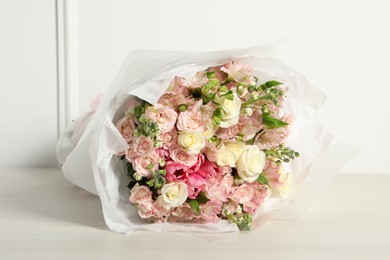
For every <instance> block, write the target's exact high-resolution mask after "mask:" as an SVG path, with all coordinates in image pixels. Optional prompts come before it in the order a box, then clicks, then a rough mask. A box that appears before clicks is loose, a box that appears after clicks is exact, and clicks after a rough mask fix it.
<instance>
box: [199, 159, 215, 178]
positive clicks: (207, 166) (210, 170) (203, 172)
mask: <svg viewBox="0 0 390 260" xmlns="http://www.w3.org/2000/svg"><path fill="white" fill-rule="evenodd" d="M196 173H197V174H199V175H200V176H202V177H204V178H210V177H214V176H217V175H220V173H221V170H220V168H219V167H218V165H216V164H215V163H213V162H211V161H209V160H205V161H204V163H203V164H202V165H201V166H200V167H199V170H198V171H197V172H196Z"/></svg>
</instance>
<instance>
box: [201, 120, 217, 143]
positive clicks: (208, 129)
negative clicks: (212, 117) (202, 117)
mask: <svg viewBox="0 0 390 260" xmlns="http://www.w3.org/2000/svg"><path fill="white" fill-rule="evenodd" d="M215 131H216V128H215V127H214V125H213V122H212V121H208V122H207V123H206V130H205V131H204V132H203V136H204V138H206V139H210V138H211V137H213V135H214V134H215Z"/></svg>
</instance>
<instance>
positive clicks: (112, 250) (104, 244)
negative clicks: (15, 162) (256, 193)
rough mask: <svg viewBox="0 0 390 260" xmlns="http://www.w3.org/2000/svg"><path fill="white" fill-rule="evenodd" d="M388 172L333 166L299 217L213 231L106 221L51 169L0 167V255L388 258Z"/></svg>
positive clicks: (89, 199)
mask: <svg viewBox="0 0 390 260" xmlns="http://www.w3.org/2000/svg"><path fill="white" fill-rule="evenodd" d="M389 183H390V174H389V175H387V174H338V175H337V176H336V177H335V179H333V180H332V182H331V183H330V184H329V185H328V187H327V188H326V189H325V192H324V193H323V194H321V195H320V196H319V197H318V198H317V200H316V201H315V203H314V204H313V205H312V207H311V208H310V210H309V211H308V213H307V215H306V217H305V219H303V220H301V221H286V220H281V219H278V218H276V217H273V218H271V219H270V220H269V221H268V222H266V223H265V224H264V225H263V226H262V227H261V228H259V229H257V230H255V231H252V232H248V233H241V234H237V233H233V234H232V233H229V234H226V235H223V236H222V237H223V238H221V237H220V236H219V238H218V239H215V237H214V236H213V235H209V236H204V237H201V238H200V237H198V236H194V235H191V234H182V233H153V232H147V231H140V232H135V233H133V234H131V235H129V236H126V235H122V234H117V233H114V232H111V231H109V230H108V229H107V227H106V225H105V223H104V220H103V216H102V212H101V205H100V201H99V198H98V197H97V196H94V195H92V194H89V193H87V192H85V191H84V190H82V189H80V188H78V187H76V186H74V185H72V184H70V183H69V182H67V181H66V179H65V178H64V177H63V175H62V173H61V171H60V170H58V169H2V170H0V212H1V213H0V231H1V232H0V259H4V260H9V259H29V260H33V259H72V258H75V257H77V259H137V258H139V259H186V260H188V259H213V258H214V257H222V258H223V259H266V260H268V259H390V207H389V206H390V189H389Z"/></svg>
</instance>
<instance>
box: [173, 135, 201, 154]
mask: <svg viewBox="0 0 390 260" xmlns="http://www.w3.org/2000/svg"><path fill="white" fill-rule="evenodd" d="M177 141H178V143H179V144H180V145H181V146H182V147H183V148H184V149H185V150H186V152H187V153H188V154H191V155H194V154H198V153H200V151H201V150H202V149H203V148H204V147H205V145H206V141H205V138H204V136H203V134H202V133H188V132H183V133H180V134H179V136H178V139H177Z"/></svg>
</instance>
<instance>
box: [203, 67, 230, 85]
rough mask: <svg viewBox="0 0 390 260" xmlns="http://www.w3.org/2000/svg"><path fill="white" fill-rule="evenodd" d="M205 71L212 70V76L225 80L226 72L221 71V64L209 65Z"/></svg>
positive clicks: (221, 80)
mask: <svg viewBox="0 0 390 260" xmlns="http://www.w3.org/2000/svg"><path fill="white" fill-rule="evenodd" d="M207 72H214V73H215V75H214V77H215V78H216V79H218V80H219V81H220V82H224V81H225V80H226V73H225V72H223V71H221V66H215V67H210V68H208V69H207Z"/></svg>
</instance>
